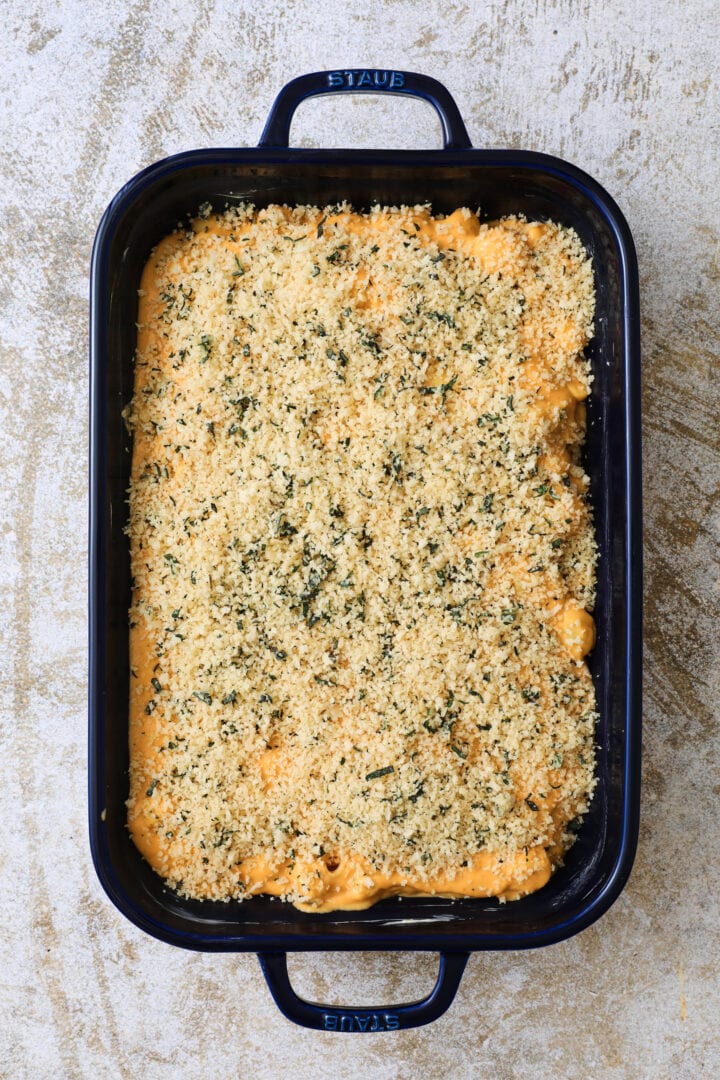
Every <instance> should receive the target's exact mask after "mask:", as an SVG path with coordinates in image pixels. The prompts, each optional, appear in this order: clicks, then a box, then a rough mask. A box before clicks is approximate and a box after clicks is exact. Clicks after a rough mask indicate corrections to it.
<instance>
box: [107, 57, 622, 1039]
mask: <svg viewBox="0 0 720 1080" xmlns="http://www.w3.org/2000/svg"><path fill="white" fill-rule="evenodd" d="M348 91H349V92H360V93H380V92H389V93H393V94H405V95H411V96H417V97H421V98H424V99H425V100H427V101H429V102H430V103H431V104H432V105H433V106H434V107H435V108H436V110H437V111H438V113H439V115H440V119H441V122H442V127H443V134H444V144H445V145H444V149H442V150H436V151H390V150H369V151H358V150H354V151H349V150H298V149H289V148H288V139H289V128H290V122H291V119H292V116H293V113H294V111H295V109H296V107H297V105H298V104H299V103H300V102H301V101H302V100H304V99H305V98H307V97H309V96H313V95H317V94H327V93H343V92H348ZM239 200H246V201H249V202H253V203H255V204H256V205H257V206H259V207H261V206H265V205H268V204H269V203H288V204H291V205H293V204H314V205H321V206H322V205H325V204H328V203H336V202H339V201H342V200H348V201H349V202H351V203H352V204H353V205H354V206H355V208H357V209H367V208H369V207H370V206H371V205H373V204H374V203H381V204H395V205H399V204H401V203H405V204H411V205H412V204H415V203H426V202H430V203H432V207H433V211H434V212H436V213H438V212H439V213H449V212H451V211H452V210H454V209H456V208H457V207H460V206H469V207H471V208H475V207H478V206H479V207H480V209H481V216H482V219H483V220H488V219H494V218H499V217H502V216H504V215H508V214H517V213H521V214H524V215H526V216H527V217H528V218H534V219H540V220H541V219H552V220H554V221H556V222H559V223H562V224H564V225H567V226H570V227H572V228H573V229H575V231H576V232H577V233H578V235H579V237H580V239H581V241H582V242H583V244H584V245H585V247H586V249H587V250H588V252H589V253H590V255H591V256H592V259H593V266H594V273H595V288H596V316H595V330H596V333H595V338H594V339H593V341H592V342H591V344H590V347H589V350H588V355H589V357H590V360H591V363H592V368H593V375H594V381H593V385H592V392H591V396H590V398H589V400H588V435H587V444H586V462H585V464H586V469H587V472H588V473H589V475H590V478H591V499H592V504H593V508H594V515H595V528H596V534H597V541H598V547H599V551H600V561H599V565H598V596H597V606H596V609H595V618H596V623H597V645H596V647H595V649H594V651H593V653H592V654H591V655H590V657H589V665H590V668H591V671H592V675H593V679H594V682H595V687H596V694H597V702H598V711H599V713H600V720H599V723H598V729H597V743H598V765H597V775H598V786H597V790H596V793H595V796H594V799H593V802H592V805H591V808H590V812H589V813H588V815H587V816H586V818H585V821H584V824H583V827H582V829H581V831H580V834H579V836H578V839H577V842H576V843H575V845H574V847H573V848H572V849H571V851H570V853H569V855H568V857H567V860H566V864H565V866H564V867H562V868H560V869H559V870H558V871H557V872H556V873H555V874H554V876H553V877H552V878H551V880H550V882H549V883H548V884H547V885H546V886H545V887H544V888H543V889H542V890H540V891H539V892H538V893H534V894H531V895H530V896H527V897H525V898H523V899H522V900H518V901H515V902H512V903H507V904H501V903H499V902H498V901H497V900H454V901H451V900H445V899H442V898H412V899H407V898H406V899H403V900H402V901H399V900H398V899H394V900H386V901H383V902H382V903H379V904H377V905H375V906H374V907H371V908H370V909H368V910H367V911H361V912H342V911H338V912H333V913H330V914H325V915H317V914H314V915H313V914H305V913H303V912H300V911H298V910H296V909H295V908H293V907H291V906H289V905H287V904H283V903H281V902H279V901H277V900H273V899H270V898H268V897H263V896H257V897H254V898H252V899H251V900H248V901H244V902H243V903H232V902H231V903H214V902H210V901H205V902H199V901H191V900H187V899H183V898H181V897H179V896H177V895H176V894H174V893H173V892H172V891H171V890H169V889H168V888H167V887H166V886H165V885H164V883H163V881H162V880H161V879H160V878H159V877H158V876H157V875H156V874H155V872H154V871H153V870H151V868H150V867H149V866H148V865H147V864H146V863H145V862H144V861H143V859H142V858H141V856H140V854H139V853H138V851H137V849H136V848H135V846H134V845H133V843H132V841H131V839H130V836H129V833H128V830H127V817H126V808H125V800H126V798H127V794H128V687H129V670H128V607H129V601H130V567H129V550H128V539H127V537H126V535H125V532H124V529H125V526H126V524H127V501H126V500H127V489H128V485H129V473H130V460H131V455H130V450H131V445H130V437H129V435H128V433H127V431H126V428H125V425H124V422H123V419H122V410H123V409H124V408H125V406H126V405H127V404H128V402H129V400H130V398H131V396H132V391H133V356H134V351H135V345H136V319H137V289H138V286H139V281H140V274H141V272H142V268H143V266H144V264H145V262H146V260H147V258H148V256H149V254H150V251H151V249H152V248H153V246H154V245H155V244H156V243H157V242H158V241H159V240H160V239H161V238H162V237H163V236H165V235H166V234H168V233H169V232H171V231H172V230H173V228H174V227H175V226H176V225H177V223H178V222H179V221H181V220H184V219H186V218H187V215H188V214H192V213H195V212H197V209H198V207H199V206H200V205H201V204H202V203H208V202H209V203H210V204H212V206H213V208H214V209H216V210H222V209H223V207H224V206H225V205H226V204H227V203H228V202H235V201H239ZM90 349H91V423H90V431H91V455H90V458H91V459H90V468H91V496H90V598H89V601H90V700H89V723H90V729H89V752H90V768H89V777H90V792H89V814H90V842H91V849H92V856H93V860H94V863H95V867H96V870H97V873H98V876H99V878H100V881H101V883H102V885H103V887H104V889H105V891H106V892H107V893H108V896H109V897H110V899H111V900H112V901H113V902H114V903H115V905H116V906H117V907H118V908H119V909H120V911H122V912H123V914H124V915H126V917H127V918H129V919H130V920H131V921H132V922H133V923H135V924H136V925H137V926H138V927H140V928H141V929H143V930H145V931H146V932H148V933H150V934H152V935H153V936H155V937H157V938H160V939H161V940H163V941H166V942H169V943H171V944H175V945H180V946H183V947H185V948H191V949H201V950H207V951H252V952H257V953H258V954H259V957H260V961H261V964H262V966H263V970H264V972H265V975H266V978H267V979H268V984H269V986H270V989H271V992H272V993H273V996H274V997H275V1000H276V1002H277V1003H278V1005H279V1007H280V1009H281V1010H282V1011H283V1013H284V1014H285V1015H286V1016H287V1017H288V1018H289V1019H291V1020H294V1021H295V1022H297V1023H301V1024H303V1025H305V1026H308V1027H313V1028H319V1029H324V1030H356V1031H365V1030H368V1031H378V1030H392V1029H397V1028H407V1027H413V1026H418V1025H419V1024H424V1023H428V1022H429V1021H431V1020H433V1019H435V1018H436V1017H437V1016H439V1015H441V1013H442V1012H443V1011H444V1010H445V1009H446V1008H447V1007H448V1005H449V1004H450V1002H451V1001H452V998H453V996H454V994H455V992H456V990H457V987H458V985H459V982H460V978H461V976H462V971H463V968H464V965H465V962H466V960H467V956H468V953H469V952H470V951H472V950H479V949H520V948H530V947H536V946H540V945H547V944H551V943H553V942H557V941H561V940H563V939H565V938H567V937H570V936H571V935H573V934H575V933H577V932H578V931H579V930H582V929H583V928H585V927H586V926H588V925H589V924H590V923H592V922H593V921H594V920H595V919H597V918H598V917H599V916H600V915H601V914H602V913H603V912H604V911H606V910H607V908H608V907H609V906H610V904H612V902H613V901H614V900H615V899H616V897H617V896H618V894H619V893H620V891H621V889H622V887H623V885H624V883H625V881H626V879H627V876H628V874H629V872H630V867H631V864H632V860H633V857H634V852H635V846H636V841H637V831H638V816H639V779H640V723H641V714H640V692H641V596H642V592H641V504H640V395H639V379H640V375H639V370H640V368H639V365H640V351H639V302H638V282H637V264H636V259H635V253H634V248H633V243H632V238H631V235H630V232H629V229H628V226H627V224H626V222H625V220H624V218H623V217H622V215H621V213H620V211H619V210H618V208H617V206H616V205H615V204H614V202H613V201H612V200H611V199H610V197H609V196H608V195H607V193H606V192H605V191H604V190H603V189H602V188H601V187H600V186H599V185H598V184H597V183H596V182H595V181H594V180H592V179H591V178H590V177H589V176H587V175H586V174H584V173H582V172H581V171H580V170H578V169H576V168H575V167H573V166H571V165H568V164H567V163H565V162H562V161H560V160H559V159H557V158H553V157H549V156H546V155H542V154H536V153H530V152H522V151H508V150H504V151H498V150H475V149H473V148H472V147H471V145H470V142H469V139H468V136H467V133H466V131H465V127H464V125H463V122H462V120H461V118H460V115H459V113H458V110H457V107H456V105H455V103H454V102H453V100H452V98H451V97H450V95H449V94H448V92H447V90H445V88H444V87H443V86H441V85H440V84H439V83H437V82H436V81H435V80H433V79H430V78H427V77H425V76H422V75H417V74H412V73H409V72H385V71H376V70H374V69H367V70H366V69H357V70H355V69H354V70H352V71H338V72H318V73H314V74H310V75H305V76H303V77H301V78H299V79H295V80H294V81H293V82H291V83H289V84H288V85H287V86H286V87H285V88H284V89H283V90H282V92H281V93H280V95H279V97H278V99H277V100H276V102H275V104H274V106H273V109H272V111H271V114H270V118H269V120H268V124H267V125H266V128H265V131H264V133H263V136H262V138H261V141H260V145H259V147H257V148H251V149H240V150H233V149H217V150H198V151H192V152H189V153H185V154H179V155H176V156H175V157H172V158H168V159H166V160H164V161H161V162H159V163H158V164H156V165H153V166H151V167H150V168H148V169H145V170H144V171H143V172H141V173H140V174H138V175H137V176H136V177H135V178H134V179H132V180H131V181H130V182H129V183H128V184H127V185H126V186H125V187H123V188H122V189H121V191H120V192H119V193H118V194H117V195H116V197H115V198H114V199H113V201H112V202H111V204H110V206H109V207H108V209H107V211H106V212H105V215H104V217H103V219H102V221H101V223H100V226H99V229H98V232H97V236H96V240H95V246H94V250H93V261H92V280H91V340H90ZM380 949H385V950H409V951H412V950H433V951H438V952H440V954H441V963H440V973H439V976H438V981H437V984H436V986H435V988H434V990H433V991H432V993H431V994H430V995H429V996H428V997H427V998H425V999H424V1000H423V1001H421V1002H414V1003H411V1004H407V1005H399V1006H391V1007H388V1008H382V1009H367V1008H359V1009H353V1008H350V1009H336V1008H333V1007H331V1006H323V1005H315V1004H313V1003H310V1002H306V1001H303V1000H302V999H300V998H298V997H297V996H296V995H295V994H294V992H293V990H292V988H291V986H290V983H289V980H288V977H287V967H286V953H287V951H303V950H333V951H335V950H380Z"/></svg>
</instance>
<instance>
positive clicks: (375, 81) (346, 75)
mask: <svg viewBox="0 0 720 1080" xmlns="http://www.w3.org/2000/svg"><path fill="white" fill-rule="evenodd" d="M327 84H328V86H344V87H345V88H347V89H352V87H354V86H358V87H359V86H377V87H378V88H382V87H387V89H388V90H395V89H399V88H400V87H401V86H404V85H405V75H404V73H403V72H402V71H378V70H377V69H375V68H373V69H372V70H370V71H367V70H357V69H354V70H352V71H329V72H328V74H327Z"/></svg>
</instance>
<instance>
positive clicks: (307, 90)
mask: <svg viewBox="0 0 720 1080" xmlns="http://www.w3.org/2000/svg"><path fill="white" fill-rule="evenodd" d="M319 94H401V95H403V96H405V97H416V98H422V99H423V101H429V102H430V104H431V105H432V106H433V107H434V109H435V110H436V112H437V114H438V116H439V117H440V123H441V124H442V130H443V145H444V148H445V149H446V150H469V149H471V147H472V143H471V142H470V137H469V135H468V133H467V130H466V128H465V124H464V122H463V119H462V117H461V115H460V110H459V109H458V107H457V105H456V104H455V101H454V99H453V98H452V96H451V94H450V93H449V91H448V90H447V89H446V88H445V87H444V86H443V84H442V83H441V82H438V81H437V79H432V78H430V76H429V75H419V74H418V73H417V72H414V71H385V70H380V69H379V68H348V69H343V70H340V71H313V72H311V73H310V74H309V75H301V76H300V77H299V78H298V79H293V80H292V82H289V83H286V85H285V86H283V88H282V90H281V91H280V93H279V94H278V96H277V97H276V98H275V101H274V103H273V106H272V108H271V109H270V115H269V116H268V119H267V123H266V124H265V128H264V130H263V133H262V135H261V136H260V142H259V144H258V145H259V146H265V147H282V148H285V147H288V146H289V145H290V142H289V140H290V124H291V122H292V118H293V115H294V113H295V110H296V109H297V107H298V105H299V104H300V103H301V102H303V101H305V100H306V99H307V98H311V97H317V96H318V95H319Z"/></svg>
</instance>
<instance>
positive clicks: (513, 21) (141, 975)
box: [0, 0, 720, 1080]
mask: <svg viewBox="0 0 720 1080" xmlns="http://www.w3.org/2000/svg"><path fill="white" fill-rule="evenodd" d="M441 8H442V11H443V14H442V17H439V16H438V15H437V14H436V9H437V10H440V9H441ZM0 10H2V13H3V25H4V32H3V35H2V38H1V39H0V58H1V59H0V87H1V88H2V109H1V110H0V134H1V138H2V145H3V155H2V159H1V161H0V175H1V177H2V183H1V184H0V207H1V211H0V229H1V230H2V241H1V242H0V267H1V272H0V350H1V353H0V355H1V357H2V361H1V368H0V416H1V418H2V419H1V421H0V448H1V449H0V470H1V471H2V484H1V485H0V506H1V507H2V510H1V512H0V571H1V577H0V580H1V582H2V590H3V608H2V610H3V617H2V620H1V621H0V672H1V673H2V674H1V677H0V703H1V707H2V726H1V727H0V769H2V783H1V784H0V816H1V817H2V820H3V822H4V825H5V834H4V841H3V844H2V854H1V856H0V858H1V863H0V865H1V866H2V883H3V897H4V899H3V916H2V920H0V927H1V928H0V941H1V942H2V969H1V970H0V1017H1V1019H0V1076H1V1077H8V1078H12V1080H16V1078H18V1080H19V1078H24V1077H32V1078H33V1080H39V1078H45V1077H48V1078H50V1077H52V1078H53V1080H56V1078H60V1077H63V1078H64V1077H69V1078H73V1080H74V1078H76V1077H83V1078H84V1077H88V1078H90V1077H92V1078H98V1077H100V1078H105V1077H108V1078H110V1077H112V1078H115V1077H123V1078H129V1080H130V1078H131V1080H134V1078H135V1077H140V1076H142V1077H144V1078H147V1080H174V1078H176V1077H182V1078H184V1080H190V1078H198V1080H205V1078H208V1077H213V1078H216V1077H217V1078H220V1077H235V1076H239V1075H244V1074H246V1073H249V1074H252V1075H253V1076H256V1077H260V1078H275V1077H281V1076H285V1075H287V1074H291V1075H294V1076H297V1077H301V1078H304V1077H309V1076H313V1077H316V1078H318V1080H322V1078H327V1080H337V1078H343V1077H352V1076H356V1075H362V1076H365V1077H371V1078H382V1080H389V1078H396V1077H397V1078H408V1080H415V1078H423V1080H425V1078H428V1080H429V1078H434V1077H438V1078H440V1077H459V1078H460V1077H471V1078H475V1077H481V1078H511V1077H522V1078H523V1080H525V1078H528V1077H538V1078H540V1077H542V1078H543V1080H546V1078H547V1077H551V1078H568V1080H575V1078H578V1077H582V1078H594V1077H608V1078H613V1080H616V1078H621V1077H632V1078H636V1077H648V1078H653V1080H656V1078H665V1077H667V1078H673V1080H680V1078H690V1077H692V1078H695V1077H699V1076H703V1077H712V1076H718V1075H720V1039H719V1037H718V1034H717V1031H718V1024H717V1020H718V982H719V980H718V966H719V965H718V961H719V960H720V956H719V951H720V948H719V946H720V908H719V904H718V896H720V869H719V868H720V836H719V835H718V830H717V827H716V822H717V811H718V795H719V794H720V773H719V769H718V765H719V760H720V755H719V753H718V749H719V740H720V735H719V733H718V723H717V713H718V704H717V703H718V697H719V695H720V686H719V685H718V684H719V681H720V680H719V677H718V673H719V670H720V663H719V658H720V649H719V647H718V641H719V640H720V634H718V625H719V623H718V615H719V614H720V611H719V603H718V548H717V540H718V527H719V524H720V521H719V514H720V498H719V490H718V485H719V481H720V470H719V469H718V464H719V460H720V429H719V427H718V415H719V412H720V410H719V408H718V406H719V405H720V400H719V399H720V393H719V389H718V388H719V387H720V378H719V373H718V370H717V361H718V345H719V337H720V320H719V318H718V285H719V282H720V251H719V244H718V228H719V227H718V217H717V188H718V180H719V179H720V168H719V161H718V146H720V130H719V121H718V117H719V116H720V101H719V100H718V98H719V94H718V81H717V66H718V65H717V59H718V57H717V44H718V41H719V40H720V9H719V8H718V6H717V4H716V3H715V2H714V0H687V2H686V3H682V2H681V0H654V2H651V0H638V2H636V3H631V4H628V3H626V2H625V0H605V2H604V3H600V2H595V0H579V2H574V0H572V2H571V0H515V2H513V0H505V2H500V0H488V2H487V3H482V4H480V3H470V2H463V0H448V2H446V3H445V4H443V5H439V4H438V5H430V4H422V3H413V2H411V0H385V2H380V0H363V2H362V3H359V2H357V0H349V2H348V3H344V4H340V3H332V2H330V3H326V4H324V5H315V4H312V3H310V2H308V0H266V2H265V3H264V4H258V3H250V2H249V0H234V2H233V3H230V2H229V0H218V2H213V0H185V2H183V0H170V2H168V3H165V4H151V3H149V0H138V2H137V3H130V2H129V0H106V2H105V3H102V4H100V3H98V2H97V0H91V2H90V3H83V2H81V0H64V2H51V3H48V4H42V5H40V4H39V3H37V2H36V0H21V2H19V3H12V2H11V3H9V4H8V3H4V4H2V5H1V7H0ZM358 63H366V64H372V65H373V66H377V67H383V68H406V69H411V70H418V71H423V72H426V73H427V74H430V75H434V76H436V77H438V78H440V79H441V80H442V81H443V82H445V83H446V85H447V86H448V87H449V89H450V90H451V92H452V93H453V94H454V96H455V98H456V100H457V102H458V104H459V106H460V109H461V111H462V113H463V115H464V117H465V119H466V122H467V125H468V128H469V131H470V134H471V137H472V138H473V141H474V143H475V144H476V145H477V146H513V147H523V148H526V149H534V150H543V151H547V152H549V153H552V154H557V155H559V156H561V157H564V158H566V159H568V160H570V161H573V162H575V163H576V164H579V165H581V166H582V167H583V168H585V169H586V170H587V171H588V172H590V173H591V174H592V175H594V176H595V177H596V178H597V179H598V180H599V181H600V182H601V183H602V184H603V185H604V186H606V187H607V188H608V190H609V191H610V192H611V193H612V194H613V195H614V196H615V197H616V198H617V200H618V202H619V203H620V206H621V208H622V210H623V212H624V213H625V214H626V216H627V218H628V220H629V223H630V226H631V228H632V230H633V233H634V236H635V240H636V243H637V247H638V254H639V260H640V269H641V287H642V313H643V378H644V455H645V463H644V484H645V526H646V532H645V536H646V545H645V551H646V608H645V610H646V667H645V702H646V704H645V718H644V723H645V734H644V755H645V756H644V766H643V779H644V792H643V819H642V829H641V838H640V847H639V851H638V856H637V860H636V863H635V869H634V871H633V874H632V876H631V879H630V882H629V884H628V886H627V888H626V890H625V891H624V893H623V894H622V896H621V898H620V899H619V900H618V901H617V903H616V904H615V906H614V907H613V908H612V909H611V911H610V912H609V913H608V914H607V915H606V916H605V917H604V918H602V919H601V920H600V922H599V923H597V924H596V925H595V926H593V927H591V928H590V929H588V930H586V931H585V932H584V933H582V934H580V935H578V936H577V937H575V938H573V939H571V940H570V941H568V942H565V943H564V944H561V945H556V946H553V947H550V948H547V949H544V950H541V951H538V952H532V953H523V954H477V955H474V956H473V957H471V959H470V962H469V965H468V969H467V972H466V975H465V978H464V980H463V983H462V986H461V989H460V991H459V994H458V997H457V999H456V1001H455V1003H454V1005H453V1006H452V1008H451V1009H450V1011H449V1012H448V1013H447V1014H446V1015H445V1016H444V1017H443V1018H442V1019H440V1020H438V1021H437V1022H436V1023H435V1024H433V1025H432V1026H430V1027H428V1028H423V1029H419V1030H417V1031H414V1032H412V1031H411V1032H403V1033H392V1034H385V1035H362V1036H361V1035H345V1036H342V1037H340V1036H335V1035H332V1034H321V1033H315V1032H310V1031H304V1030H302V1029H300V1028H296V1027H294V1026H292V1025H291V1024H289V1023H288V1022H286V1021H285V1020H284V1019H283V1018H282V1017H281V1015H280V1014H279V1012H278V1011H277V1009H276V1008H275V1006H274V1004H273V1003H272V1001H271V999H270V997H269V994H268V992H267V990H266V988H265V985H264V982H263V979H262V976H261V974H260V970H259V967H258V964H257V961H256V959H255V958H254V957H253V956H245V955H240V956H238V955H223V956H217V955H205V954H193V953H186V952H183V951H181V950H178V949H174V948H172V947H170V946H167V945H163V944H161V943H160V942H158V941H155V940H153V939H151V938H149V937H146V936H144V935H143V934H142V933H141V932H140V931H138V930H136V929H135V928H134V927H133V926H132V925H130V924H129V923H128V922H126V921H125V920H124V918H123V917H122V916H120V915H119V914H118V913H117V912H116V911H115V910H114V908H113V907H112V905H111V904H110V903H109V901H108V900H107V899H106V897H105V895H104V894H103V892H102V890H101V888H100V886H99V884H98V882H97V880H96V878H95V874H94V871H93V868H92V865H91V861H90V856H89V851H88V842H87V829H86V794H85V792H86V685H87V646H86V578H87V540H86V530H87V437H88V424H87V410H88V357H87V315H88V265H89V259H90V249H91V245H92V240H93V236H94V232H95V229H96V227H97V223H98V221H99V219H100V216H101V214H102V211H103V210H104V208H105V206H106V205H107V203H108V201H109V200H110V198H111V197H112V195H113V194H114V193H115V191H116V190H117V189H118V188H119V187H120V186H121V185H122V184H123V183H124V182H125V181H126V180H127V179H128V178H129V177H130V176H131V175H133V174H134V173H135V172H137V171H138V170H139V169H140V168H142V167H144V166H145V165H148V164H150V163H151V162H153V161H155V160H157V159H158V158H161V157H163V156H165V155H167V154H170V153H173V152H177V151H180V150H184V149H189V148H192V147H196V146H213V145H215V146H223V145H224V146H231V145H251V144H253V143H255V142H256V141H257V138H258V135H259V133H260V131H261V128H262V125H263V122H264V119H265V116H266V114H267V111H268V108H269V106H270V104H271V102H272V99H273V97H274V95H275V93H276V92H277V90H278V89H279V88H280V87H281V85H282V84H283V83H284V82H286V81H287V80H288V79H290V78H292V77H293V76H295V75H298V74H301V73H303V72H305V71H311V70H316V69H319V68H334V67H337V66H338V65H357V64H358ZM377 131H381V132H382V139H383V142H384V143H385V144H386V145H388V146H398V147H426V146H437V145H439V131H438V125H437V123H436V121H435V120H434V119H433V116H432V113H431V112H430V110H429V109H428V108H427V106H425V105H423V104H422V103H419V102H411V101H400V100H398V99H391V100H388V99H362V100H361V99H357V98H344V99H341V100H336V101H328V100H321V101H317V100H316V101H314V102H312V103H309V104H307V105H305V106H303V108H302V110H301V111H300V113H299V114H298V118H297V120H296V122H295V124H294V126H293V141H295V142H296V143H300V142H302V143H306V144H312V145H323V146H329V145H332V144H335V145H345V146H350V145H359V146H369V145H372V144H373V142H376V141H377V135H376V132H377ZM291 970H292V975H293V978H294V980H295V984H296V987H297V989H298V990H299V991H300V992H302V993H304V994H305V995H306V996H309V997H313V998H315V999H316V1000H328V1001H331V1002H333V1003H336V1004H337V1003H351V1002H352V1003H353V1004H361V1003H363V1002H364V1003H367V1004H378V1003H382V1002H387V1001H393V1000H399V999H403V998H405V999H408V998H412V997H413V996H418V997H419V996H421V995H422V994H424V993H426V992H427V989H428V988H429V985H430V983H431V982H432V980H433V979H434V974H435V959H434V958H433V957H431V956H422V955H421V956H396V955H376V954H371V955H363V956H360V955H355V954H351V955H345V956H340V955H337V954H336V955H332V954H330V955H320V956H312V955H309V956H307V955H306V956H298V957H295V958H293V961H292V965H291ZM357 987H362V999H363V1000H362V1001H358V1000H357V992H356V988H357Z"/></svg>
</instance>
